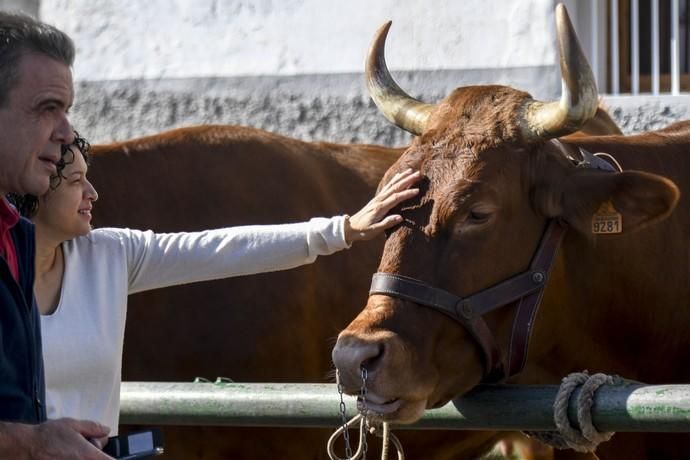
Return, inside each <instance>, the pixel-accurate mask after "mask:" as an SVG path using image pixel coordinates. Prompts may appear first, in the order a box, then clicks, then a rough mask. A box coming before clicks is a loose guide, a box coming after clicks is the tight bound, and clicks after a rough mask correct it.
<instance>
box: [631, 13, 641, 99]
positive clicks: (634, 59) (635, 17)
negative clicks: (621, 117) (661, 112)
mask: <svg viewBox="0 0 690 460" xmlns="http://www.w3.org/2000/svg"><path fill="white" fill-rule="evenodd" d="M639 16H640V5H639V0H632V1H631V2H630V41H631V46H630V73H631V75H630V80H631V83H632V84H631V88H630V92H631V93H632V94H640V23H639Z"/></svg>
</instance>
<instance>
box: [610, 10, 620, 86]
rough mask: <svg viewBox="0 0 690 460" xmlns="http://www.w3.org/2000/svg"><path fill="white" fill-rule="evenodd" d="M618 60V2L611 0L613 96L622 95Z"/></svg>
mask: <svg viewBox="0 0 690 460" xmlns="http://www.w3.org/2000/svg"><path fill="white" fill-rule="evenodd" d="M619 66H620V60H619V58H618V0H611V94H618V93H620V74H619V70H620V69H619Z"/></svg>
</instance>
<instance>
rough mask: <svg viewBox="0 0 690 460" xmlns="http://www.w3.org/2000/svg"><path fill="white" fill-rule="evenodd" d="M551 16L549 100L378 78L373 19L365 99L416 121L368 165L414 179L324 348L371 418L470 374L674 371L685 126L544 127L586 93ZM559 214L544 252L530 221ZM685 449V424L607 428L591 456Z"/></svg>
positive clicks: (681, 351) (670, 377)
mask: <svg viewBox="0 0 690 460" xmlns="http://www.w3.org/2000/svg"><path fill="white" fill-rule="evenodd" d="M556 18H557V28H558V38H559V40H558V41H559V47H560V52H561V71H562V75H563V83H564V85H563V88H564V90H563V95H562V98H561V100H560V101H556V102H550V103H542V102H539V101H535V100H533V99H532V98H531V97H530V96H529V95H528V94H526V93H524V92H520V91H517V90H514V89H512V88H508V87H502V86H475V87H465V88H459V89H456V90H455V91H454V92H453V93H452V94H451V95H450V96H448V97H447V98H446V99H444V100H443V101H442V102H441V103H439V104H437V105H431V104H424V103H421V102H419V101H416V100H414V99H412V98H410V97H409V96H407V95H406V94H405V93H404V92H403V91H402V90H401V89H400V88H399V87H398V86H397V85H396V84H395V82H393V81H392V79H391V78H390V74H389V73H388V71H387V69H386V66H385V59H384V57H383V47H384V43H385V35H386V32H387V30H388V26H385V27H384V28H382V30H381V31H380V32H379V35H378V36H377V38H376V40H375V42H374V45H373V46H372V51H371V53H370V57H369V60H368V70H367V75H368V79H369V85H370V92H371V93H372V96H373V98H374V99H375V100H376V102H377V105H378V106H379V108H380V109H381V110H382V112H383V113H384V114H385V115H386V117H387V118H388V119H389V120H391V121H393V122H395V123H396V124H397V125H398V126H400V127H402V128H404V129H407V130H408V131H411V132H413V133H415V134H417V135H418V137H417V138H416V139H415V141H414V143H413V144H412V145H411V146H410V147H409V148H408V149H407V151H406V152H405V153H404V154H403V155H402V156H401V158H400V159H399V160H398V161H397V162H396V164H395V165H394V166H393V167H392V168H391V169H390V170H389V171H388V172H387V173H386V177H390V175H391V174H393V173H395V172H396V171H399V170H400V169H404V168H407V167H413V168H418V169H420V170H421V171H422V173H423V175H424V176H425V178H426V183H425V186H424V188H423V193H422V194H420V197H419V198H418V199H417V200H416V201H415V202H413V203H412V204H406V205H405V206H404V207H403V208H402V209H401V211H402V213H403V216H404V217H405V219H406V221H405V223H403V224H402V225H401V226H400V227H398V228H397V229H395V231H393V232H391V234H390V235H389V237H388V239H387V241H386V244H385V246H384V252H383V256H382V259H381V262H380V265H379V268H378V271H379V272H380V273H382V275H377V276H376V277H375V280H374V281H373V282H372V291H373V294H372V295H371V296H370V297H369V301H368V303H367V305H366V307H365V309H364V310H363V311H362V312H361V313H360V314H359V316H358V317H357V318H356V319H355V320H354V321H353V322H352V323H351V324H350V325H349V326H348V327H347V328H346V329H345V330H344V331H343V332H341V334H340V335H339V337H338V341H337V344H336V346H335V348H334V349H333V361H334V363H335V365H336V367H337V368H338V370H339V372H340V375H341V378H342V381H343V383H344V385H345V387H346V389H347V391H348V392H350V393H353V394H354V393H357V389H358V387H359V385H360V379H359V372H360V371H359V369H360V368H362V367H363V368H365V369H366V370H367V371H368V380H367V388H368V398H367V400H368V402H369V404H368V405H369V411H370V413H372V412H373V413H376V414H378V416H379V417H381V418H382V419H384V420H389V421H394V422H402V423H407V422H412V421H414V420H416V419H418V418H419V417H420V416H421V415H422V413H423V411H424V410H425V409H428V408H432V407H436V406H439V405H443V404H445V403H446V402H448V401H449V400H450V399H451V398H454V397H456V396H458V395H462V394H464V393H466V392H467V391H468V390H469V389H471V388H473V387H475V386H476V385H477V384H478V383H480V382H482V381H496V380H500V379H502V378H505V377H509V376H510V375H517V377H513V378H512V380H510V381H513V382H519V383H557V382H558V381H559V379H560V378H561V377H562V376H565V375H567V374H568V373H570V372H573V371H581V370H583V369H589V370H590V371H592V372H606V373H616V374H620V375H623V376H626V377H628V378H632V379H636V380H640V381H646V382H651V383H662V382H664V383H681V382H686V383H687V382H688V381H690V368H689V367H688V366H687V365H685V363H686V362H687V356H688V355H690V335H689V334H688V332H687V331H688V329H690V310H688V299H689V298H690V292H688V289H689V287H690V283H689V280H688V268H689V267H688V250H689V249H690V248H689V247H688V243H687V241H688V236H689V235H690V226H689V223H690V206H689V205H688V203H687V201H680V203H679V205H678V209H676V210H675V212H674V213H673V214H672V211H674V208H676V205H677V204H678V199H679V189H678V188H677V187H676V185H674V182H675V183H676V184H679V185H680V187H681V188H682V189H683V190H685V189H686V188H687V187H689V186H690V185H689V184H690V165H689V164H688V161H690V158H689V157H688V151H687V150H688V146H689V145H690V143H689V141H690V137H688V134H686V133H684V126H682V125H680V126H676V127H674V128H672V129H669V130H668V131H666V132H665V131H664V130H662V131H660V132H656V133H649V134H643V135H638V136H630V137H623V136H605V137H600V138H594V137H592V138H588V137H582V138H578V139H570V140H562V141H554V140H553V139H554V138H555V137H558V136H562V135H564V134H567V133H569V132H572V131H573V130H575V129H577V128H578V127H579V126H581V125H582V123H584V122H585V121H586V120H587V119H588V118H589V117H591V116H592V115H593V114H594V112H595V109H596V104H597V95H596V87H595V85H594V80H593V76H592V74H591V70H590V69H589V65H588V63H587V61H586V59H585V57H584V55H583V54H582V51H581V49H580V46H579V44H578V42H577V37H576V36H575V33H574V31H573V29H572V26H571V24H570V21H569V19H568V17H567V13H566V12H565V8H564V7H563V6H562V5H559V7H558V8H557V13H556ZM580 147H582V148H583V149H586V150H587V151H589V152H607V153H610V154H611V155H613V156H614V157H615V158H616V159H617V160H618V161H619V162H620V164H621V165H622V166H623V168H625V171H623V172H610V171H604V170H599V169H595V168H593V167H576V165H575V163H577V162H579V161H581V160H583V159H585V160H588V161H591V162H594V165H596V164H597V162H596V161H594V160H592V158H591V157H590V156H588V155H586V154H585V153H582V152H581V151H580V150H579V148H580ZM580 166H584V165H580ZM602 167H603V165H602ZM642 171H645V172H642ZM386 177H384V180H385V179H386ZM666 177H667V178H670V179H671V180H669V179H667V178H666ZM672 181H673V182H672ZM607 208H608V209H607ZM600 211H607V212H608V214H609V215H611V216H613V218H612V219H609V220H608V222H611V224H610V226H609V225H608V224H607V226H606V227H605V228H604V230H615V227H616V225H615V224H619V225H620V224H621V223H622V233H620V234H603V235H593V228H594V227H595V226H594V225H593V219H594V218H595V214H596V215H597V216H598V217H601V214H602V213H601V212H600ZM616 214H618V215H620V216H622V222H620V221H618V220H617V218H616ZM664 219H666V220H664ZM559 222H564V223H566V226H567V228H568V229H567V231H566V232H565V236H564V239H563V241H562V244H561V245H560V250H559V251H558V253H557V255H556V256H555V263H553V265H551V266H550V264H549V260H548V259H549V257H544V255H546V256H549V255H553V254H555V249H556V248H557V247H558V238H553V239H551V237H546V236H544V237H542V235H544V234H545V229H547V228H551V229H552V230H553V231H555V232H556V233H555V235H558V234H559V232H562V230H563V229H564V228H566V226H564V225H560V224H559ZM596 227H597V228H598V229H599V230H601V227H600V226H599V225H597V226H596ZM561 235H562V233H561ZM542 241H543V244H542ZM538 248H541V252H539V253H538V254H539V255H538V256H535V254H537V251H538ZM530 269H533V270H534V272H530ZM549 271H550V272H551V274H550V277H549ZM507 280H510V281H507ZM530 283H532V284H530ZM544 285H546V288H545V290H543V286H544ZM539 286H542V289H540V288H539ZM439 289H441V290H442V291H440V290H439ZM542 294H543V299H542V302H541V307H540V311H539V314H538V316H537V317H536V320H534V321H532V318H534V317H533V316H532V314H533V312H534V311H535V310H534V309H535V308H536V306H537V305H538V301H539V297H540V295H542ZM432 305H436V308H432ZM437 308H438V309H441V310H443V311H442V312H441V311H439V310H437ZM530 309H532V311H530ZM484 311H486V312H488V313H486V314H485V315H483V316H481V313H482V312H484ZM516 317H517V318H518V319H516V320H515V321H514V318H516ZM530 324H533V328H532V329H533V330H530V328H529V327H528V325H530ZM530 332H531V341H530V347H529V354H528V355H527V356H526V355H525V353H523V351H524V347H523V346H522V345H523V344H522V343H520V341H519V340H516V339H520V338H522V339H525V340H529V337H530ZM524 358H527V359H526V366H525V367H524V369H523V370H522V372H520V369H521V364H522V361H523V359H524ZM689 448H690V439H689V438H688V436H687V435H685V436H679V435H664V434H628V433H619V434H617V435H616V436H614V437H613V439H612V440H611V441H610V442H608V443H605V444H602V445H601V446H600V448H599V449H598V451H597V453H598V455H599V456H600V457H601V458H607V459H623V458H624V459H637V458H644V459H657V458H659V459H661V458H663V459H679V458H687V452H688V451H689ZM566 455H567V454H566Z"/></svg>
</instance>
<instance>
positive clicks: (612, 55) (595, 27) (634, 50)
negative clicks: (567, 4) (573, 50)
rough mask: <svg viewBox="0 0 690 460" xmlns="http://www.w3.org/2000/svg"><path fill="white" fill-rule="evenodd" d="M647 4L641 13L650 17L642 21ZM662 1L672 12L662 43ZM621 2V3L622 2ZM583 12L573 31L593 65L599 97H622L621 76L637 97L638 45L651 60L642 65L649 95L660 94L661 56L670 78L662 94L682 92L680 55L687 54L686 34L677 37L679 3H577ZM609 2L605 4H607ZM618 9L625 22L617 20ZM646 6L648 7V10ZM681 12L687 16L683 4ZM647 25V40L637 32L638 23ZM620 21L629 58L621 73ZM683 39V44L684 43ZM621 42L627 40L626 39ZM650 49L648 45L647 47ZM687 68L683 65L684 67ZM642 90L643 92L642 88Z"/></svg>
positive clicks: (629, 0)
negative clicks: (626, 14)
mask: <svg viewBox="0 0 690 460" xmlns="http://www.w3.org/2000/svg"><path fill="white" fill-rule="evenodd" d="M641 1H646V2H647V3H645V12H647V13H649V15H648V16H646V15H643V16H644V17H641V16H640V11H641V10H640V2H641ZM660 1H662V2H668V3H667V4H665V5H664V6H667V5H668V8H669V10H670V14H669V16H668V17H669V23H668V24H663V25H664V26H665V29H664V30H668V33H669V34H670V37H669V38H668V40H666V39H664V40H663V43H662V41H660V36H661V30H662V29H661V25H662V22H661V21H662V20H663V19H662V18H661V16H660V14H659V11H660V10H659V5H660V3H659V2H660ZM623 2H625V3H623ZM577 3H578V7H579V8H581V12H583V16H584V17H587V19H588V20H583V19H584V17H580V19H581V21H580V24H579V25H578V26H577V28H578V29H579V34H580V36H581V37H582V38H583V39H584V41H585V42H586V43H587V45H586V46H585V52H586V53H587V55H588V58H589V59H590V62H591V64H592V70H593V71H594V74H595V76H596V79H597V85H598V87H599V89H600V92H602V93H609V94H612V95H618V94H620V93H621V76H625V78H626V81H628V80H629V88H626V89H628V90H629V92H630V94H640V93H641V89H640V86H641V85H640V76H641V55H640V49H641V44H642V43H644V44H645V47H644V48H645V49H648V50H649V53H650V54H649V56H645V61H646V59H647V58H649V61H648V65H646V66H645V69H644V76H645V77H647V78H648V80H649V85H648V86H649V93H650V94H653V95H658V94H663V92H662V90H661V76H662V69H661V65H660V60H661V57H662V56H663V57H664V59H665V60H667V61H666V62H668V63H669V64H668V66H669V67H668V70H667V71H664V73H663V75H664V76H666V75H668V78H669V80H670V88H668V92H667V93H666V94H671V95H678V94H680V91H681V72H682V69H681V51H682V52H683V53H685V54H688V47H689V46H690V44H688V40H687V37H688V35H690V31H689V30H687V28H688V27H687V26H686V30H685V31H684V32H683V33H684V35H681V30H680V24H681V4H680V0H608V1H607V0H589V1H587V2H581V3H580V2H577ZM607 3H608V5H607ZM621 4H623V5H625V7H626V8H629V13H630V14H629V17H625V18H623V17H621V15H620V12H621ZM647 5H648V6H647ZM682 7H683V13H684V14H687V13H688V12H687V11H685V9H687V8H688V5H687V2H684V3H683V4H682ZM644 21H649V22H648V24H649V32H650V33H649V35H648V36H647V35H646V34H645V35H644V36H643V35H642V34H641V31H640V24H641V23H642V24H644ZM621 22H627V23H628V24H625V25H627V26H629V29H628V30H629V32H630V33H629V43H627V45H629V50H628V52H629V54H628V55H627V56H624V57H625V59H626V63H627V64H628V65H629V69H628V68H627V66H626V68H621V61H622V60H623V59H621V57H622V56H621V41H620V39H619V36H620V30H621V27H620V26H621ZM683 37H685V39H684V40H683ZM624 40H626V39H625V38H624ZM647 44H648V45H649V46H646V45H647ZM686 64H687V63H686ZM645 89H646V88H645Z"/></svg>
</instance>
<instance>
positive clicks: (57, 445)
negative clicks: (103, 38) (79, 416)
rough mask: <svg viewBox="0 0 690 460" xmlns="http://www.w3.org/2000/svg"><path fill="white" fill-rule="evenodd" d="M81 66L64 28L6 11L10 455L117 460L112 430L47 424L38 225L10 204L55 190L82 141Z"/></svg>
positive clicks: (2, 298) (2, 282) (5, 323)
mask: <svg viewBox="0 0 690 460" xmlns="http://www.w3.org/2000/svg"><path fill="white" fill-rule="evenodd" d="M73 61H74V44H73V43H72V40H71V39H70V38H69V37H68V36H67V35H65V34H64V33H63V32H61V31H59V30H57V29H55V28H54V27H51V26H48V25H46V24H43V23H41V22H39V21H36V20H34V19H31V18H29V17H26V16H22V15H13V14H8V13H4V12H0V165H1V166H0V458H13V459H15V458H16V459H44V458H45V459H47V458H50V459H67V458H80V459H81V458H83V459H94V460H99V459H100V460H103V459H107V458H110V457H108V456H106V455H105V454H103V453H102V452H101V451H100V450H99V449H98V448H97V447H95V446H94V445H96V446H100V445H101V443H102V442H103V440H104V438H105V437H106V436H107V434H108V428H106V427H103V426H101V425H99V424H97V423H94V422H88V421H78V420H72V419H60V420H53V421H48V422H47V421H46V420H45V407H44V406H43V399H44V394H45V388H44V381H43V358H42V356H41V338H40V328H39V324H40V323H39V317H38V312H37V309H36V306H35V302H34V297H33V281H34V234H33V226H32V225H31V224H30V223H29V222H28V221H26V220H24V219H20V218H19V217H18V215H17V213H16V211H15V210H14V209H13V208H12V207H10V206H9V204H8V203H7V201H6V199H5V198H4V197H5V195H7V193H10V192H12V193H20V194H25V193H31V194H33V195H37V196H40V195H43V194H44V193H45V192H47V191H48V188H49V185H50V176H51V175H53V174H55V173H56V172H57V164H58V161H59V159H60V146H61V144H70V143H71V142H72V140H73V134H72V127H71V125H70V123H69V120H68V119H67V111H68V109H69V108H70V106H71V105H72V99H73V97H74V88H73V84H72V73H71V70H70V67H71V65H72V63H73Z"/></svg>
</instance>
